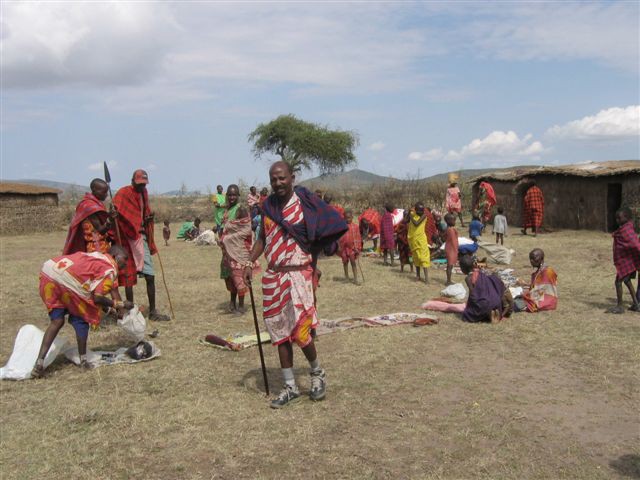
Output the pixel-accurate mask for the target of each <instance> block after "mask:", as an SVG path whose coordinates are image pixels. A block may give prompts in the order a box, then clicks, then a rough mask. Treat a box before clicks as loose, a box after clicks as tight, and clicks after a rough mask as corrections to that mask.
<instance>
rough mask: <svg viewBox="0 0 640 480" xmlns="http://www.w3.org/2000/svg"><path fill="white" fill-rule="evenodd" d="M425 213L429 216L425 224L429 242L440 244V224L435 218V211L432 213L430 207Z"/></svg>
mask: <svg viewBox="0 0 640 480" xmlns="http://www.w3.org/2000/svg"><path fill="white" fill-rule="evenodd" d="M424 213H425V215H426V216H427V222H426V223H425V224H424V228H425V232H427V241H428V242H429V244H432V243H436V242H437V243H438V244H440V242H439V241H438V239H437V236H438V226H437V225H436V220H435V218H433V213H431V211H429V210H428V209H425V211H424Z"/></svg>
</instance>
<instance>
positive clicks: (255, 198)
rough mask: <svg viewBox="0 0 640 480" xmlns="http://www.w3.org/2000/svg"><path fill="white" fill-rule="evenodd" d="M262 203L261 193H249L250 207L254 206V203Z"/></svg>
mask: <svg viewBox="0 0 640 480" xmlns="http://www.w3.org/2000/svg"><path fill="white" fill-rule="evenodd" d="M259 203H260V195H259V194H257V193H256V194H255V195H254V194H253V193H249V194H248V195H247V205H249V208H251V207H253V206H254V205H258V204H259Z"/></svg>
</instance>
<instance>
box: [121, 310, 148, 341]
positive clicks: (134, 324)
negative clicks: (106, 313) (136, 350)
mask: <svg viewBox="0 0 640 480" xmlns="http://www.w3.org/2000/svg"><path fill="white" fill-rule="evenodd" d="M118 325H119V326H120V327H122V330H124V331H125V333H127V335H129V337H131V339H132V340H135V341H136V342H139V341H140V340H143V339H144V334H145V330H146V329H147V321H146V320H145V318H144V316H143V315H142V313H140V310H139V309H138V306H137V305H134V307H133V308H132V309H131V310H129V311H128V312H127V313H125V315H124V317H122V318H120V319H118Z"/></svg>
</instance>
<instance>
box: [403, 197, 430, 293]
mask: <svg viewBox="0 0 640 480" xmlns="http://www.w3.org/2000/svg"><path fill="white" fill-rule="evenodd" d="M426 222H427V212H426V210H425V208H424V203H422V202H418V203H416V204H415V209H414V210H412V211H411V213H410V214H409V233H408V234H407V238H408V240H409V247H410V248H411V256H412V257H413V264H414V265H415V267H416V276H417V278H418V280H420V268H422V270H424V283H426V284H428V283H429V272H428V270H427V269H428V268H429V266H430V265H431V253H430V252H429V241H428V239H427V231H426V228H425V227H426Z"/></svg>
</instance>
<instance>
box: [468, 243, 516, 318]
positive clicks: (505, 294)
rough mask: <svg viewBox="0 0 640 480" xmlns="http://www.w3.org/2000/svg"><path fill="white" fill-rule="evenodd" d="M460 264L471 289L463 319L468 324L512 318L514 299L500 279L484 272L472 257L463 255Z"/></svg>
mask: <svg viewBox="0 0 640 480" xmlns="http://www.w3.org/2000/svg"><path fill="white" fill-rule="evenodd" d="M458 262H459V264H460V270H462V273H464V274H465V275H467V278H465V282H466V284H467V287H468V288H469V298H468V299H467V306H466V307H465V309H464V311H463V312H462V319H463V320H464V321H466V322H491V323H497V322H499V321H500V320H502V319H503V318H504V317H508V316H510V315H511V311H512V309H513V298H512V297H511V293H510V292H509V289H508V288H507V287H506V286H505V285H504V283H502V280H500V277H498V276H497V275H494V274H491V275H487V274H486V273H484V272H482V271H481V270H480V269H479V268H478V265H477V264H476V260H475V258H474V257H473V256H472V255H462V256H460V259H459V260H458Z"/></svg>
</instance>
